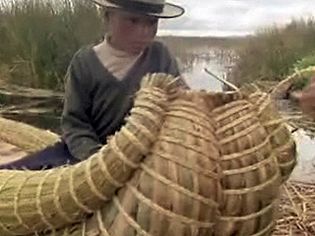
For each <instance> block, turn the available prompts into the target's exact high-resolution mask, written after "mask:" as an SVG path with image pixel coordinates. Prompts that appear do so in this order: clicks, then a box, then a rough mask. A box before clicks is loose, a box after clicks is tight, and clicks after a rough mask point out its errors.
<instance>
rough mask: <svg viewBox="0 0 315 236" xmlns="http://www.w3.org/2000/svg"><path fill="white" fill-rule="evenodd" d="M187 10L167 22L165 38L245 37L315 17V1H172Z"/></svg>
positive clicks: (163, 28)
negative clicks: (294, 19)
mask: <svg viewBox="0 0 315 236" xmlns="http://www.w3.org/2000/svg"><path fill="white" fill-rule="evenodd" d="M168 2H171V3H176V4H179V5H181V6H183V7H184V8H185V9H186V13H185V15H184V16H182V17H179V18H176V19H171V20H163V21H161V24H160V33H159V34H161V35H165V34H175V35H195V36H198V35H200V36H201V35H216V36H228V35H244V34H248V33H253V32H254V31H255V30H257V29H259V28H261V27H265V26H268V25H273V24H278V25H283V24H285V23H288V22H290V20H291V19H292V18H293V17H294V18H301V17H308V16H313V17H315V0H168Z"/></svg>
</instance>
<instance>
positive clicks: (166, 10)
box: [92, 0, 185, 18]
mask: <svg viewBox="0 0 315 236" xmlns="http://www.w3.org/2000/svg"><path fill="white" fill-rule="evenodd" d="M92 1H93V2H94V3H95V4H97V5H99V6H101V7H107V8H118V9H122V10H125V11H129V12H135V13H139V14H143V15H148V16H155V17H158V18H174V17H178V16H181V15H183V14H184V12H185V10H184V8H182V7H181V6H178V5H175V4H171V3H167V2H165V0H92Z"/></svg>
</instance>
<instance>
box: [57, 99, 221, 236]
mask: <svg viewBox="0 0 315 236" xmlns="http://www.w3.org/2000/svg"><path fill="white" fill-rule="evenodd" d="M201 98H202V97H201ZM201 98H200V95H199V94H198V95H196V94H183V95H182V96H181V97H180V98H178V99H177V100H175V101H174V102H173V103H172V104H170V105H169V106H168V112H167V114H166V117H165V122H164V123H163V126H162V128H161V132H160V134H159V136H158V140H157V142H156V143H155V144H154V146H153V148H152V150H151V153H150V155H148V156H147V157H146V158H145V161H144V162H143V163H142V164H141V166H140V168H139V170H138V171H137V172H136V173H135V175H134V176H133V178H132V179H131V181H130V182H129V183H128V184H127V186H126V187H125V188H123V189H121V190H120V191H119V193H118V194H117V196H116V197H115V198H114V199H113V201H112V202H111V204H108V205H106V206H104V207H103V208H102V209H101V210H100V211H98V212H97V213H96V214H95V215H94V216H93V217H92V218H91V219H90V220H88V221H87V222H86V225H85V226H84V224H81V225H78V226H76V228H72V229H71V230H70V229H67V230H65V231H63V232H60V234H58V235H63V233H65V232H70V231H72V233H71V234H67V235H80V233H82V231H83V230H85V235H89V233H91V232H92V231H96V232H97V231H98V232H99V233H96V234H95V235H112V236H132V235H154V236H157V235H160V236H173V235H213V233H214V224H215V222H216V220H217V217H218V215H219V211H218V206H219V205H218V202H219V201H220V200H221V193H222V191H221V187H220V180H219V176H220V173H219V172H220V167H219V163H218V161H219V151H218V148H217V147H218V144H217V142H216V139H215V137H214V127H213V121H212V120H211V117H210V116H209V110H208V107H207V104H205V103H204V101H203V99H201ZM197 104H198V106H196V105H197ZM96 229H97V230H96Z"/></svg>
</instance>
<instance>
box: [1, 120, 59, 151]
mask: <svg viewBox="0 0 315 236" xmlns="http://www.w3.org/2000/svg"><path fill="white" fill-rule="evenodd" d="M0 130H1V132H0V140H1V141H4V142H6V143H10V144H12V145H14V146H17V147H19V148H21V149H23V150H24V151H26V152H29V153H32V152H36V151H39V150H41V149H43V148H45V147H47V146H49V145H52V144H54V143H56V142H57V141H58V140H59V137H58V135H56V134H54V133H52V132H49V131H43V130H41V129H38V128H35V127H33V126H30V125H27V124H23V123H20V122H17V121H13V120H9V119H5V118H2V117H0Z"/></svg>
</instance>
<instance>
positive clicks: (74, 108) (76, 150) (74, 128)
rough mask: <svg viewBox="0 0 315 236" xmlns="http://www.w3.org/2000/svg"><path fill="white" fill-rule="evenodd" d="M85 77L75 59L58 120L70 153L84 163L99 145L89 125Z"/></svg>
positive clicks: (88, 103) (67, 78)
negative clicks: (59, 119)
mask: <svg viewBox="0 0 315 236" xmlns="http://www.w3.org/2000/svg"><path fill="white" fill-rule="evenodd" d="M87 74H88V73H87V72H86V71H84V67H83V66H82V63H80V59H79V58H78V56H75V57H74V59H73V60H72V62H71V63H70V66H69V68H68V72H67V75H66V85H65V98H64V108H63V112H62V116H61V129H62V132H63V139H64V141H65V143H66V144H67V146H68V149H69V151H70V153H71V154H72V155H73V156H74V157H75V158H77V159H80V160H84V159H86V158H88V157H89V156H90V155H92V154H93V153H95V152H96V151H97V150H98V149H99V148H100V147H101V146H102V145H101V142H100V140H99V138H98V136H97V135H96V132H95V130H94V128H93V126H92V125H91V123H90V118H89V115H88V113H89V108H90V106H91V99H90V98H89V93H88V87H89V86H88V85H89V84H90V81H87V80H88V79H89V77H88V75H87Z"/></svg>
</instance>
